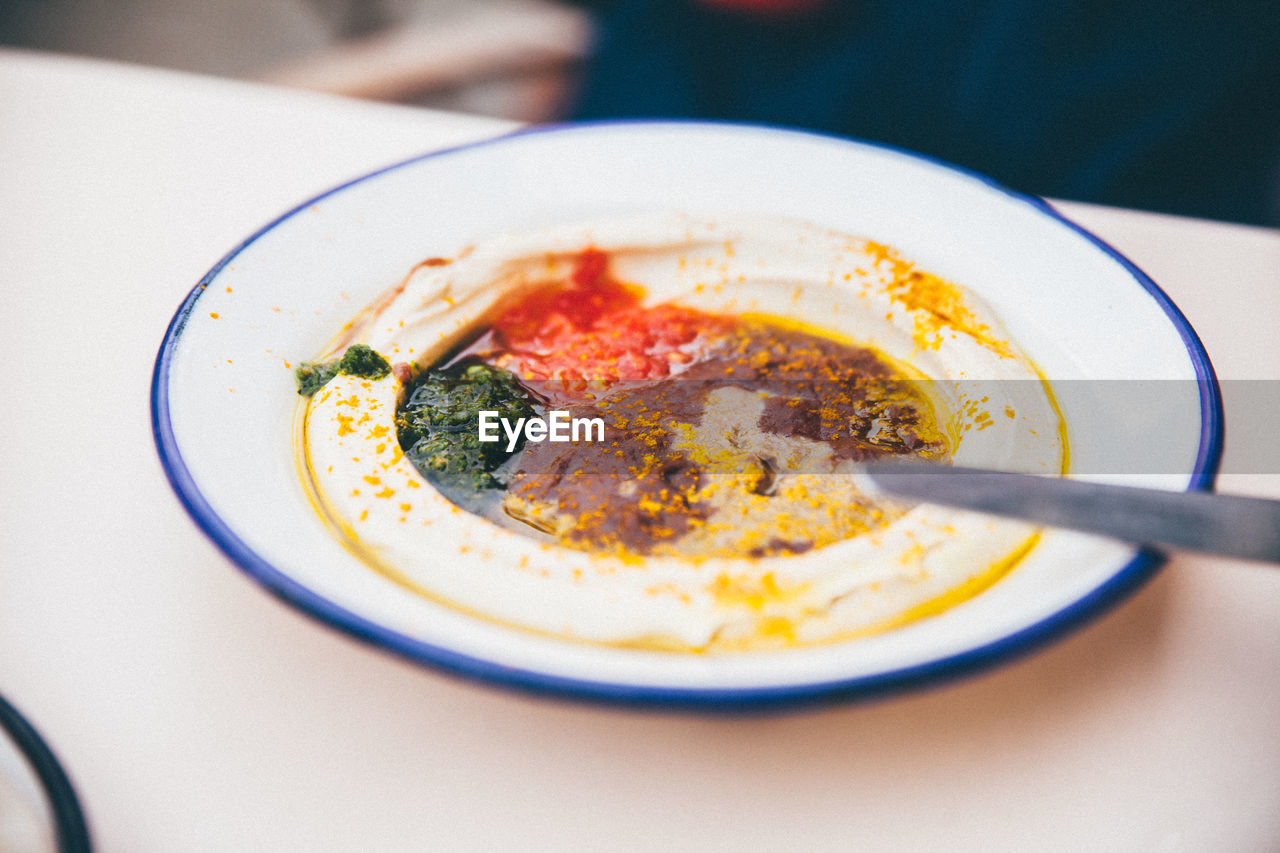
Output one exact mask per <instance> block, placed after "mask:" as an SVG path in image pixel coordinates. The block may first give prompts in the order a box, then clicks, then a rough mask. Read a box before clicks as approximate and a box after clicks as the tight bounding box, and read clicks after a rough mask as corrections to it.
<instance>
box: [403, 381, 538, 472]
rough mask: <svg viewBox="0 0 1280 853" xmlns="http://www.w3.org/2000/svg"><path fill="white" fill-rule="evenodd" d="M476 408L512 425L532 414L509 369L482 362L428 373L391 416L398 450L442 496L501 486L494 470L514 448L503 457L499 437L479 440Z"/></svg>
mask: <svg viewBox="0 0 1280 853" xmlns="http://www.w3.org/2000/svg"><path fill="white" fill-rule="evenodd" d="M482 410H487V411H496V412H497V413H498V416H499V417H502V418H506V419H507V420H509V421H511V422H512V423H515V422H516V421H517V420H519V419H520V418H530V417H533V416H534V415H536V414H537V412H536V410H535V409H534V407H533V401H532V399H531V398H530V396H529V394H528V392H526V391H525V389H524V388H522V387H521V386H520V384H519V382H518V381H517V380H516V377H515V374H513V373H511V372H509V371H506V370H502V369H501V368H497V367H490V366H488V365H486V364H463V365H457V366H454V367H449V368H445V369H442V370H432V371H430V372H428V373H427V374H426V375H425V376H424V377H423V378H422V379H421V380H420V381H419V382H418V384H417V386H416V387H415V388H414V389H413V391H412V393H411V394H410V395H409V397H408V400H407V401H406V402H405V404H404V406H402V407H401V408H400V410H399V411H397V412H396V433H397V436H398V437H399V439H400V447H401V448H402V449H403V450H404V452H405V456H406V457H407V458H408V459H409V461H410V462H412V463H413V465H414V467H416V468H417V469H418V471H419V472H421V473H422V476H424V477H426V478H427V479H428V480H431V481H432V482H434V483H435V484H436V485H437V486H440V487H442V489H443V490H445V491H446V492H449V491H455V490H469V491H471V492H478V491H481V490H483V489H501V488H505V487H506V478H505V475H504V474H503V472H501V471H499V470H498V469H499V467H500V466H501V465H502V464H503V463H504V462H506V461H507V460H508V459H509V458H511V456H513V455H514V454H515V452H518V451H519V449H520V447H519V445H517V446H516V448H515V450H514V451H513V452H512V453H508V452H507V441H506V438H505V437H504V438H503V439H502V440H501V441H494V442H482V441H480V438H479V420H480V414H479V413H480V412H481V411H482ZM523 443H524V439H523V436H522V437H521V439H520V444H521V445H522V444H523Z"/></svg>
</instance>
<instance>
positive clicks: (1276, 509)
mask: <svg viewBox="0 0 1280 853" xmlns="http://www.w3.org/2000/svg"><path fill="white" fill-rule="evenodd" d="M865 470H866V473H867V474H868V475H870V477H871V479H872V481H873V482H874V484H875V485H876V486H877V487H878V488H880V489H881V490H883V491H885V492H888V493H890V494H894V495H898V496H900V497H905V498H914V499H916V500H921V501H925V502H927V503H937V504H945V505H947V506H954V507H959V508H961V509H968V510H976V511H978V512H985V513H990V514H992V515H1001V516H1007V517H1009V518H1019V519H1023V520H1026V521H1034V522H1038V523H1040V524H1047V525H1051V526H1053V527H1067V528H1071V529H1073V530H1083V531H1085V532H1088V533H1098V534H1101V535H1103V536H1110V537H1112V538H1115V539H1121V540H1124V541H1126V542H1134V543H1139V544H1143V545H1155V546H1160V547H1169V548H1179V549H1186V550H1190V551H1203V552H1206V553H1210V554H1222V555H1225V556H1229V557H1241V558H1243V559H1246V560H1261V561H1265V562H1269V563H1280V501H1278V500H1270V499H1267V498H1251V497H1243V496H1239V495H1216V494H1209V493H1206V492H1168V491H1162V490H1159V489H1144V488H1136V487H1133V486H1113V485H1107V484H1102V483H1090V482H1084V481H1081V480H1068V479H1063V478H1059V477H1044V476H1035V475H1031V474H1014V473H1010V472H1004V471H986V470H981V469H976V468H955V467H951V466H947V465H936V464H931V463H928V462H885V463H875V464H870V465H867V466H866V468H865Z"/></svg>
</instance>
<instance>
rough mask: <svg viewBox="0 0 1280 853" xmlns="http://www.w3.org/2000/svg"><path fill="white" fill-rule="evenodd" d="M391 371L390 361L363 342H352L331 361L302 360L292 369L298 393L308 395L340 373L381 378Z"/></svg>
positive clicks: (365, 377) (366, 377)
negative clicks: (338, 356) (340, 354)
mask: <svg viewBox="0 0 1280 853" xmlns="http://www.w3.org/2000/svg"><path fill="white" fill-rule="evenodd" d="M390 372H391V362H389V361H387V360H386V359H385V358H383V357H382V356H381V355H379V354H378V353H376V352H374V351H373V350H372V349H370V348H369V347H367V346H365V345H364V344H353V345H352V346H350V347H348V348H347V351H346V352H345V353H343V354H342V358H335V359H334V360H333V361H324V362H318V361H304V362H303V363H302V364H300V365H298V368H297V369H296V370H294V371H293V376H294V378H295V379H297V380H298V393H299V394H301V395H302V396H303V397H310V396H311V395H312V394H314V393H316V392H317V391H319V390H320V389H321V388H323V387H324V386H325V385H326V384H328V382H329V380H330V379H332V378H333V377H335V376H337V375H338V374H340V373H345V374H347V375H348V376H359V377H362V378H364V379H381V378H382V377H384V376H386V375H387V374H388V373H390Z"/></svg>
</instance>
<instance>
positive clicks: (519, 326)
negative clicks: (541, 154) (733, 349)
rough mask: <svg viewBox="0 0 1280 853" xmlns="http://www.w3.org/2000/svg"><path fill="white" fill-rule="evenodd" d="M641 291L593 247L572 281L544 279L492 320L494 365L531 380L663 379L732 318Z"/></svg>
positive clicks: (584, 255) (722, 330)
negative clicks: (660, 301) (647, 298)
mask: <svg viewBox="0 0 1280 853" xmlns="http://www.w3.org/2000/svg"><path fill="white" fill-rule="evenodd" d="M643 295H644V292H643V290H641V289H640V288H637V287H632V286H629V285H626V284H624V283H622V282H620V281H617V280H616V279H614V278H613V277H612V276H610V275H609V258H608V255H606V254H605V253H604V252H600V251H598V250H594V249H588V250H587V251H585V252H583V253H582V254H581V255H580V256H579V258H578V264H577V267H576V268H575V269H574V272H573V274H572V275H571V276H570V277H569V279H568V281H557V282H552V283H549V284H546V285H543V286H541V287H539V288H537V289H535V290H534V291H533V292H531V293H529V294H528V295H527V296H525V297H524V298H523V299H521V300H520V301H519V302H518V303H516V304H515V305H513V306H511V307H510V308H508V309H507V310H506V311H505V312H504V313H503V314H502V315H501V316H499V317H498V319H497V320H496V321H495V322H494V324H493V327H492V330H493V333H494V338H495V343H497V344H498V345H499V348H500V350H501V351H502V352H503V355H502V356H501V357H499V359H497V363H498V364H499V365H500V366H502V367H505V368H506V369H508V370H511V371H512V372H514V373H516V374H517V375H519V376H520V377H521V378H522V379H526V380H545V379H562V380H604V381H619V380H637V379H665V378H666V377H668V376H671V375H672V374H673V373H678V372H679V371H680V370H681V369H682V368H683V367H684V366H686V365H688V364H690V363H692V362H693V361H694V360H696V359H697V358H698V357H699V355H700V354H701V353H702V352H703V351H704V350H705V345H706V343H707V342H708V341H709V340H711V339H714V338H716V337H719V336H721V335H723V334H724V333H726V332H727V331H728V330H729V329H730V328H731V327H732V326H733V321H732V320H731V319H729V318H727V317H720V316H717V315H714V314H707V313H705V312H702V311H696V310H694V309H691V308H683V307H680V306H678V305H657V306H653V307H650V308H646V307H644V306H643V305H641V299H642V297H643Z"/></svg>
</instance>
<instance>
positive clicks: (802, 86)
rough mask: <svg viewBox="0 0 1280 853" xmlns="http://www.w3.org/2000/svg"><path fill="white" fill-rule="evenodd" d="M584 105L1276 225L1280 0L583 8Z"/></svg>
mask: <svg viewBox="0 0 1280 853" xmlns="http://www.w3.org/2000/svg"><path fill="white" fill-rule="evenodd" d="M579 3H580V5H586V6H588V7H590V8H591V9H592V11H593V14H594V18H595V32H596V40H595V45H594V50H593V53H592V56H591V58H590V59H589V61H588V63H587V65H586V68H585V73H584V76H583V80H582V85H581V90H580V92H579V93H578V95H577V99H576V104H575V106H574V108H573V110H572V117H573V118H576V119H599V118H620V117H637V118H639V117H643V118H708V119H731V120H742V121H753V122H765V123H771V124H781V125H790V126H797V127H804V128H811V129H814V130H820V131H828V132H833V133H838V134H843V135H847V136H853V137H857V138H861V139H866V140H870V141H874V142H881V143H887V144H889V145H893V146H898V147H902V148H906V149H910V150H914V151H919V152H922V153H925V154H929V155H933V156H935V157H938V158H941V159H943V160H946V161H949V162H952V163H956V164H958V165H961V166H966V167H968V168H971V169H975V170H977V171H979V172H982V173H984V174H988V175H991V176H992V177H994V178H996V179H998V180H1000V181H1001V182H1003V183H1005V184H1008V185H1009V186H1012V187H1015V188H1017V189H1020V190H1024V191H1027V192H1032V193H1037V194H1040V195H1047V196H1056V197H1060V198H1068V199H1079V200H1085V201H1093V202H1098V203H1103V204H1112V205H1119V206H1122V207H1133V208H1141V209H1146V210H1156V211H1163V212H1168V213H1177V214H1184V215H1189V216H1199V217H1207V218H1213V219H1224V220H1230V221H1236V222H1246V223H1254V224H1268V225H1277V224H1280V4H1277V3H1276V2H1273V0H1244V2H1232V3H1212V4H1211V3H1203V2H1187V0H1165V2H1154V0H1074V2H1070V1H1069V0H910V2H908V0H579Z"/></svg>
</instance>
